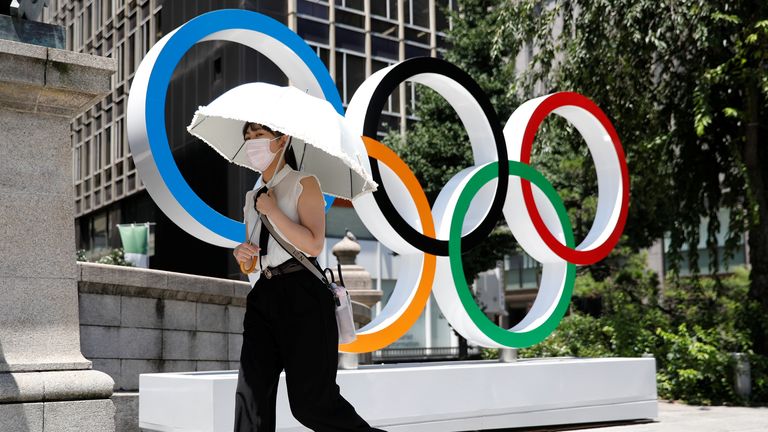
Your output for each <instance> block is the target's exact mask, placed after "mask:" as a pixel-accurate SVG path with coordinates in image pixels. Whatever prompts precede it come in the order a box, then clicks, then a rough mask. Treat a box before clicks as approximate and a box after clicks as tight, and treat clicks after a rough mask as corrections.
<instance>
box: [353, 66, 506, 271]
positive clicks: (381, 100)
mask: <svg viewBox="0 0 768 432" xmlns="http://www.w3.org/2000/svg"><path fill="white" fill-rule="evenodd" d="M424 73H431V74H436V75H442V76H445V77H447V78H450V79H452V80H453V81H455V82H456V83H458V84H459V85H461V86H462V87H464V89H466V90H467V91H468V92H469V93H470V94H471V95H472V97H474V99H475V100H476V101H477V103H478V104H479V105H480V108H481V109H482V110H483V113H484V114H485V118H486V119H487V120H488V124H489V125H490V128H491V131H492V132H493V137H494V141H495V144H496V153H497V155H498V160H499V161H500V162H506V161H507V160H508V157H507V144H506V141H505V140H504V132H503V129H502V127H501V123H500V122H499V118H498V115H497V114H496V110H495V109H494V108H493V105H491V101H490V100H489V99H488V96H487V95H486V94H485V93H484V92H483V90H482V89H481V88H480V86H479V85H478V84H477V82H475V80H473V79H472V77H470V76H469V75H468V74H467V73H466V72H464V71H463V70H461V69H459V68H458V67H456V66H454V65H453V64H451V63H448V62H447V61H445V60H441V59H438V58H433V57H414V58H411V59H408V60H405V61H403V62H401V63H398V64H397V65H396V66H394V67H393V68H392V69H391V70H390V71H389V72H387V74H386V75H385V76H384V78H382V80H381V82H380V83H379V85H378V86H377V87H376V89H375V90H374V91H373V94H372V95H371V99H370V101H369V102H368V109H367V110H366V113H365V119H364V121H363V135H365V136H368V137H375V136H376V132H377V131H378V129H379V120H380V118H381V112H382V110H383V108H384V104H385V103H386V102H387V99H388V98H389V96H390V95H391V94H392V92H393V91H395V90H396V89H397V87H398V86H399V85H400V84H402V83H403V82H405V81H406V80H408V79H409V78H411V77H413V76H415V75H419V74H424ZM369 159H370V163H371V174H372V176H373V180H374V181H375V182H376V183H378V185H379V187H378V189H377V190H376V191H374V192H373V197H374V199H375V200H376V203H377V204H378V205H379V208H380V209H381V212H382V213H383V214H384V217H386V218H387V221H388V222H389V223H390V224H392V227H393V228H394V229H395V231H397V232H398V233H399V234H400V235H401V236H402V237H403V239H404V240H405V241H407V242H408V243H410V244H411V245H413V246H414V247H416V248H417V249H419V250H421V251H423V252H426V253H429V254H432V255H439V256H448V241H447V240H439V239H433V238H431V237H428V236H425V235H424V234H422V233H420V232H418V231H416V230H415V229H414V228H413V227H412V226H411V225H410V224H409V223H408V222H406V221H405V220H404V219H403V218H402V217H401V216H400V213H399V212H398V211H397V209H395V206H394V204H392V201H391V200H390V199H389V195H388V194H387V191H386V189H385V187H384V183H383V182H382V179H381V172H380V170H379V162H378V161H377V160H376V159H375V158H373V157H370V156H369ZM498 166H499V174H498V182H497V186H496V195H494V197H493V203H492V204H491V208H490V209H489V211H488V214H487V215H486V217H485V219H483V221H482V222H481V223H480V224H479V225H478V226H477V227H476V228H475V229H474V230H473V231H472V232H470V233H468V234H467V235H465V236H463V237H462V241H461V250H462V252H466V251H468V250H469V249H472V248H473V247H475V246H477V245H478V244H479V243H480V242H481V241H484V240H485V239H486V238H487V237H488V235H489V234H490V233H491V231H493V229H494V227H495V226H496V221H498V220H499V217H500V216H501V214H502V210H503V208H504V201H505V200H506V196H507V188H508V185H509V164H507V163H499V164H498Z"/></svg>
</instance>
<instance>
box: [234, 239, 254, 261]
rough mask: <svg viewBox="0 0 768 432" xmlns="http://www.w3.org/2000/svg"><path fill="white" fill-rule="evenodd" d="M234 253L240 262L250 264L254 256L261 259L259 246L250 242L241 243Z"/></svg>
mask: <svg viewBox="0 0 768 432" xmlns="http://www.w3.org/2000/svg"><path fill="white" fill-rule="evenodd" d="M232 254H233V255H234V256H235V259H237V262H238V263H239V264H250V263H251V261H252V260H253V257H254V256H255V257H256V259H259V247H258V246H256V245H252V244H250V243H240V244H239V245H237V246H236V247H235V250H234V251H233V252H232Z"/></svg>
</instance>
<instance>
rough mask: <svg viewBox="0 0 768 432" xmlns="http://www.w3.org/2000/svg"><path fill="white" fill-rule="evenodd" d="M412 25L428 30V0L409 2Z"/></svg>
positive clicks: (412, 0)
mask: <svg viewBox="0 0 768 432" xmlns="http://www.w3.org/2000/svg"><path fill="white" fill-rule="evenodd" d="M411 9H412V13H413V15H412V18H413V21H411V22H412V23H413V25H417V26H420V27H424V28H429V0H411Z"/></svg>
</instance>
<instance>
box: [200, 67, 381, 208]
mask: <svg viewBox="0 0 768 432" xmlns="http://www.w3.org/2000/svg"><path fill="white" fill-rule="evenodd" d="M246 121H248V122H254V123H259V124H262V125H264V126H268V127H269V128H271V129H272V130H275V131H280V132H282V133H284V134H286V135H290V136H291V137H293V138H292V140H291V147H292V148H293V151H294V154H295V156H296V161H297V162H298V163H299V170H301V171H304V172H306V173H308V174H314V175H316V176H317V178H318V180H319V181H320V188H321V189H322V191H323V193H325V194H328V195H332V196H335V197H341V198H345V199H348V200H352V199H354V198H356V197H357V196H359V195H362V194H365V193H368V192H373V191H375V190H376V188H377V185H376V182H374V181H373V179H372V178H371V176H370V174H369V173H368V172H367V171H366V170H365V169H364V168H363V158H365V157H368V156H367V153H366V151H365V145H364V144H363V141H362V138H360V136H358V135H356V134H354V133H352V132H351V131H350V129H349V128H348V127H347V125H346V119H345V118H344V117H343V116H342V115H340V114H339V113H338V112H336V110H335V109H334V108H333V105H331V104H330V103H329V102H328V101H326V100H325V99H320V98H317V97H314V96H311V95H309V94H307V93H305V92H303V91H301V90H299V89H297V88H296V87H292V86H286V87H281V86H276V85H273V84H267V83H262V82H255V83H248V84H243V85H240V86H238V87H235V88H233V89H231V90H229V91H227V92H226V93H224V94H222V95H221V96H219V97H217V98H216V99H214V100H213V102H211V103H210V104H208V105H207V106H201V107H200V108H199V109H198V110H197V111H196V112H195V116H194V117H193V119H192V123H190V125H189V126H187V130H188V131H189V133H191V134H192V135H195V136H196V137H198V138H200V139H202V140H203V141H205V142H206V143H207V144H208V145H210V146H211V147H213V148H214V149H215V150H216V151H217V152H219V153H220V154H221V155H222V156H224V157H225V158H226V159H227V160H228V161H230V162H232V163H235V164H237V165H240V166H243V167H246V168H249V169H252V170H254V171H256V169H255V168H253V167H252V166H251V165H250V162H249V161H248V158H247V157H246V153H245V148H244V147H243V142H244V141H243V133H242V130H243V126H244V124H245V122H246Z"/></svg>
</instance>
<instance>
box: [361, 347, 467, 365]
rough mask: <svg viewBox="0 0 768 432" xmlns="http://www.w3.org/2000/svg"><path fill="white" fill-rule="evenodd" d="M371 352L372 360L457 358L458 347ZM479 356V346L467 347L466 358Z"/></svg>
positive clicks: (386, 349)
mask: <svg viewBox="0 0 768 432" xmlns="http://www.w3.org/2000/svg"><path fill="white" fill-rule="evenodd" d="M372 354H373V361H374V362H390V361H437V360H458V359H459V347H432V348H425V347H420V348H385V349H382V350H378V351H374V352H373V353H372ZM479 358H480V348H478V347H473V346H469V347H467V360H469V359H479Z"/></svg>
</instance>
